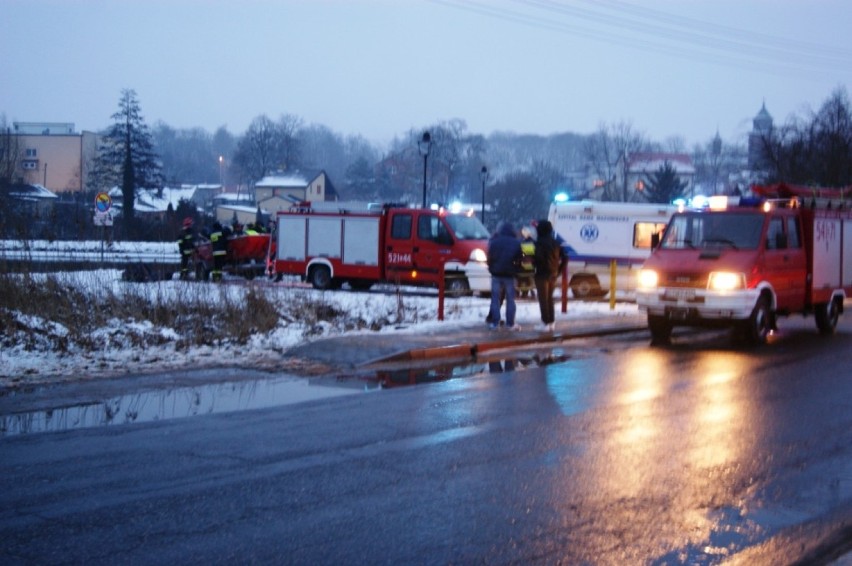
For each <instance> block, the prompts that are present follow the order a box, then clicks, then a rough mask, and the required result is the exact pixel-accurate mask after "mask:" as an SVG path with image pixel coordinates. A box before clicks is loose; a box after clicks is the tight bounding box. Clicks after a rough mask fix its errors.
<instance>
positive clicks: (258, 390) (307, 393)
mask: <svg viewBox="0 0 852 566" xmlns="http://www.w3.org/2000/svg"><path fill="white" fill-rule="evenodd" d="M568 358H569V356H568V355H566V354H565V353H564V352H562V350H561V349H552V350H549V351H542V352H536V353H525V354H523V355H519V354H517V353H515V354H513V355H512V356H509V355H507V354H506V353H505V352H504V353H494V354H492V355H490V356H489V357H482V358H480V359H477V360H475V361H466V362H463V363H452V364H441V363H440V362H439V361H435V362H434V363H432V364H431V365H430V366H429V367H422V366H421V367H401V368H400V367H397V368H393V369H380V370H374V371H370V372H365V373H360V374H358V375H357V376H348V377H347V376H341V377H336V378H332V377H327V378H317V379H310V380H309V379H304V378H297V377H293V376H286V377H279V378H260V379H253V380H235V381H225V382H218V383H212V384H199V385H188V386H181V387H173V388H169V389H153V390H149V391H137V392H134V393H131V394H126V395H119V396H115V397H110V398H107V399H105V400H92V401H89V402H85V403H80V404H76V405H69V406H66V407H56V408H52V409H41V410H37V411H31V412H22V413H13V414H8V415H0V437H8V436H17V435H22V434H38V433H45V432H61V431H67V430H75V429H85V428H93V427H103V426H114V425H123V424H131V423H145V422H156V421H163V420H170V419H180V418H186V417H194V416H199V415H212V414H217V413H230V412H235V411H247V410H252V409H263V408H269V407H280V406H285V405H293V404H296V403H301V402H304V401H312V400H317V399H324V398H329V397H338V396H341V395H351V394H353V393H358V392H363V391H371V390H380V389H386V388H391V387H400V386H406V385H418V384H426V383H435V382H440V381H446V380H449V379H456V378H464V377H472V376H477V375H483V374H488V373H492V374H496V373H505V372H514V371H522V370H524V369H527V368H531V367H542V366H545V365H549V364H552V363H558V362H561V361H565V360H567V359H568Z"/></svg>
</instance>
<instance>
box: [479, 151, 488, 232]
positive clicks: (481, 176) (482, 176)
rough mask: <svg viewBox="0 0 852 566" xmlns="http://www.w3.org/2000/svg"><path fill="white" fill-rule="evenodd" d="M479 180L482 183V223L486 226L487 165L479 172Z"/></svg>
mask: <svg viewBox="0 0 852 566" xmlns="http://www.w3.org/2000/svg"><path fill="white" fill-rule="evenodd" d="M479 180H480V181H482V211H481V212H480V217H481V219H482V223H483V224H485V181H487V180H488V167H486V166H485V165H483V166H482V170H481V171H480V172H479Z"/></svg>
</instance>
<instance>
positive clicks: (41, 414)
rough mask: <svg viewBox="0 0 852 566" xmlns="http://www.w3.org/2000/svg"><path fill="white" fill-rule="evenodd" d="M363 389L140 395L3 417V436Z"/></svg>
mask: <svg viewBox="0 0 852 566" xmlns="http://www.w3.org/2000/svg"><path fill="white" fill-rule="evenodd" d="M357 392H358V390H356V389H352V388H343V387H333V386H332V387H329V386H326V385H317V384H314V383H312V382H311V381H310V380H307V379H302V378H294V377H282V378H276V379H258V380H252V381H231V382H223V383H215V384H209V385H198V386H188V387H179V388H174V389H162V390H153V391H142V392H136V393H132V394H129V395H122V396H118V397H113V398H110V399H107V400H104V401H97V402H90V403H86V404H80V405H75V406H70V407H60V408H54V409H49V410H41V411H33V412H30V413H18V414H11V415H3V416H0V436H15V435H19V434H35V433H42V432H59V431H64V430H72V429H82V428H92V427H100V426H110V425H121V424H128V423H143V422H154V421H162V420H168V419H179V418H184V417H193V416H198V415H212V414H216V413H230V412H234V411H246V410H251V409H262V408H267V407H278V406H284V405H292V404H295V403H301V402H303V401H312V400H315V399H323V398H327V397H338V396H341V395H351V394H352V393H357Z"/></svg>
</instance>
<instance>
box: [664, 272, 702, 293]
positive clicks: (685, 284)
mask: <svg viewBox="0 0 852 566" xmlns="http://www.w3.org/2000/svg"><path fill="white" fill-rule="evenodd" d="M660 285H661V286H663V287H682V288H684V289H705V288H706V287H707V274H706V273H663V274H661V277H660Z"/></svg>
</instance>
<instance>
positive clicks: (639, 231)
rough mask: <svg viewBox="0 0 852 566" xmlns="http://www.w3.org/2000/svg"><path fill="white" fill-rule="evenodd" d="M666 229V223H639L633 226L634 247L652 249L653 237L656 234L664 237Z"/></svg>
mask: <svg viewBox="0 0 852 566" xmlns="http://www.w3.org/2000/svg"><path fill="white" fill-rule="evenodd" d="M665 229H666V224H665V222H637V223H636V224H634V225H633V247H634V248H639V249H646V250H649V249H651V237H652V236H653V235H654V234H658V235H660V236H662V234H663V231H665Z"/></svg>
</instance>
